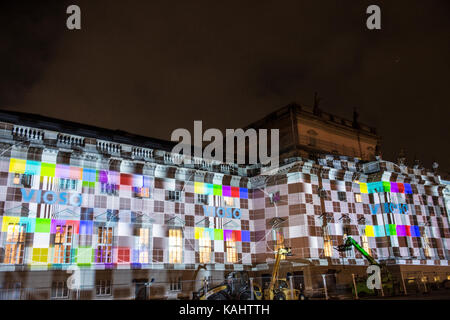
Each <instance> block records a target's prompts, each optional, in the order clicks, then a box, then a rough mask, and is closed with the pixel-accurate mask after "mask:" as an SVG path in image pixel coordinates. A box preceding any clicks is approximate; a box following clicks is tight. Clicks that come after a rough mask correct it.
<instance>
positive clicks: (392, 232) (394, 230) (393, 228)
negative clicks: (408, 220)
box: [389, 224, 397, 236]
mask: <svg viewBox="0 0 450 320" xmlns="http://www.w3.org/2000/svg"><path fill="white" fill-rule="evenodd" d="M389 235H390V236H396V235H397V226H396V225H395V224H390V225H389Z"/></svg>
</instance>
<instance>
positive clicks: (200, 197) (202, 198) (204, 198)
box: [197, 194, 209, 205]
mask: <svg viewBox="0 0 450 320" xmlns="http://www.w3.org/2000/svg"><path fill="white" fill-rule="evenodd" d="M197 203H199V204H205V205H208V203H209V201H208V195H207V194H197Z"/></svg>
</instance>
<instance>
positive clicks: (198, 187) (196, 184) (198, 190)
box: [194, 182, 204, 194]
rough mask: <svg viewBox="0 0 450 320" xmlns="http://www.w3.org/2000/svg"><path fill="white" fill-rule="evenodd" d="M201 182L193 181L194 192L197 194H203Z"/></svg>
mask: <svg viewBox="0 0 450 320" xmlns="http://www.w3.org/2000/svg"><path fill="white" fill-rule="evenodd" d="M203 189H204V186H203V182H194V192H195V193H197V194H204V190H203Z"/></svg>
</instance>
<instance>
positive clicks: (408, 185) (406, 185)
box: [403, 183, 413, 194]
mask: <svg viewBox="0 0 450 320" xmlns="http://www.w3.org/2000/svg"><path fill="white" fill-rule="evenodd" d="M403 185H404V187H405V193H407V194H411V193H413V192H412V188H411V185H410V184H409V183H404V184H403Z"/></svg>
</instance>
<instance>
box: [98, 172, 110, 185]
mask: <svg viewBox="0 0 450 320" xmlns="http://www.w3.org/2000/svg"><path fill="white" fill-rule="evenodd" d="M98 182H100V183H108V171H105V170H100V171H99V172H98Z"/></svg>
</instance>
